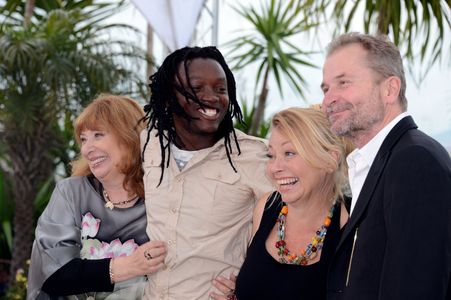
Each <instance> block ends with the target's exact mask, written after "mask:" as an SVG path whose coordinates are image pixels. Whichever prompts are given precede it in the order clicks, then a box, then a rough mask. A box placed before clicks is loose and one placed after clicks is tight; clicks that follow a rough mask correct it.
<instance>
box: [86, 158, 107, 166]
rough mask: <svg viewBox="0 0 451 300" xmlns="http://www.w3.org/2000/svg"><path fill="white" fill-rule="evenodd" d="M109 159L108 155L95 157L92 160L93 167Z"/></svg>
mask: <svg viewBox="0 0 451 300" xmlns="http://www.w3.org/2000/svg"><path fill="white" fill-rule="evenodd" d="M106 159H107V157H106V156H101V157H97V158H95V159H92V160H90V161H89V162H90V165H91V166H92V167H97V166H98V165H100V164H101V163H102V162H103V161H105V160H106Z"/></svg>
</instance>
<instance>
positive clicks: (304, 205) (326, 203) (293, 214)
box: [287, 196, 332, 224]
mask: <svg viewBox="0 0 451 300" xmlns="http://www.w3.org/2000/svg"><path fill="white" fill-rule="evenodd" d="M330 198H331V197H327V198H325V197H324V196H322V197H315V198H312V197H310V198H309V199H308V200H304V201H298V202H299V203H296V205H290V204H289V203H287V206H288V214H287V219H288V218H289V220H290V222H291V223H299V224H301V223H302V224H305V223H306V224H312V223H313V222H312V220H314V221H317V220H323V218H324V216H325V215H326V214H327V212H328V211H329V209H330V207H331V206H332V202H331V201H330Z"/></svg>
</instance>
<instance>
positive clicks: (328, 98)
mask: <svg viewBox="0 0 451 300" xmlns="http://www.w3.org/2000/svg"><path fill="white" fill-rule="evenodd" d="M336 98H337V97H336V95H335V93H334V92H333V91H331V90H330V89H329V90H328V91H327V92H325V93H324V98H323V105H322V109H323V111H326V109H327V108H328V107H329V105H331V104H333V103H334V102H335V101H336Z"/></svg>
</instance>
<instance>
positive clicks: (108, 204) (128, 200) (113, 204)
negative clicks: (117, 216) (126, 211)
mask: <svg viewBox="0 0 451 300" xmlns="http://www.w3.org/2000/svg"><path fill="white" fill-rule="evenodd" d="M103 197H104V198H105V201H106V203H105V207H107V208H109V209H113V208H114V207H115V206H120V205H124V204H127V203H130V202H132V201H135V200H136V199H137V198H138V196H136V195H135V196H133V197H132V198H130V199H127V200H124V201H119V202H112V201H111V200H110V197H109V196H108V193H107V192H106V190H103Z"/></svg>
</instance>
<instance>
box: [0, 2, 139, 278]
mask: <svg viewBox="0 0 451 300" xmlns="http://www.w3.org/2000/svg"><path fill="white" fill-rule="evenodd" d="M19 2H21V1H19ZM33 2H34V1H33ZM81 2H83V1H56V0H55V1H38V2H36V5H38V4H39V5H50V4H55V3H56V4H57V5H58V3H59V5H60V7H61V5H63V4H64V5H68V6H71V5H72V7H69V8H68V7H66V10H62V9H58V7H54V8H56V9H54V8H51V9H49V10H48V11H47V12H46V11H45V10H44V11H43V10H39V13H40V15H38V14H33V16H32V17H31V18H28V17H24V15H23V11H24V9H25V8H24V4H23V3H21V4H19V5H16V6H14V5H13V4H14V3H16V4H17V1H8V2H7V3H6V4H7V5H5V6H4V8H7V9H9V12H6V11H5V10H3V11H1V13H2V15H1V17H2V19H1V20H0V22H1V25H0V53H2V55H0V107H1V108H2V109H1V110H0V141H1V142H2V144H3V147H4V151H5V156H6V157H7V161H8V162H9V164H10V166H9V167H10V170H11V173H12V174H11V175H12V176H11V179H12V194H13V198H14V203H15V209H14V219H13V228H14V229H13V230H14V231H13V232H14V237H13V255H12V262H11V268H10V274H11V275H12V274H15V273H16V270H17V269H19V268H23V267H24V266H25V261H26V260H27V259H28V258H29V256H30V250H31V243H32V241H33V201H34V199H35V198H36V196H37V193H38V191H39V189H40V188H41V187H42V185H43V184H44V183H45V182H47V181H48V179H49V178H50V177H51V176H52V174H53V171H54V163H55V157H54V154H53V153H54V152H55V151H56V149H58V148H61V145H62V143H63V141H64V139H63V138H62V137H61V135H59V134H58V133H59V132H60V131H61V126H64V125H62V124H61V123H66V122H69V123H71V121H72V120H73V116H74V115H75V114H77V113H78V111H79V110H80V107H81V106H84V105H85V104H86V103H87V102H88V101H90V100H91V99H92V98H93V97H94V95H96V94H98V93H99V92H116V93H119V92H123V93H128V94H132V93H135V94H136V93H141V94H142V95H144V94H145V93H146V88H145V83H144V82H142V81H141V78H145V76H144V75H141V74H139V73H137V72H134V71H132V70H131V68H132V67H134V66H136V64H139V63H141V64H142V65H145V64H146V60H145V58H146V56H145V51H144V50H143V49H141V48H139V47H137V46H135V45H134V44H133V43H131V42H130V41H127V42H124V41H121V40H119V39H117V38H112V36H111V35H110V34H109V32H110V29H111V28H114V27H118V26H115V25H106V24H104V23H103V22H102V21H103V20H104V19H105V18H107V17H108V16H110V15H111V14H112V13H113V12H114V10H112V8H114V7H115V5H114V7H113V5H112V4H109V3H105V2H103V3H101V4H97V5H96V4H93V3H92V1H84V2H86V3H87V2H89V3H91V5H86V3H85V6H84V7H80V6H78V7H77V5H76V4H77V3H81ZM17 12H19V13H17ZM21 13H22V14H21ZM27 20H28V21H27ZM120 27H121V28H124V26H120ZM128 29H130V30H131V28H128ZM130 58H132V59H133V60H130ZM143 74H144V73H143ZM61 120H63V121H64V120H65V121H66V122H61ZM13 277H14V276H11V278H13ZM10 282H12V281H11V280H10Z"/></svg>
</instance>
